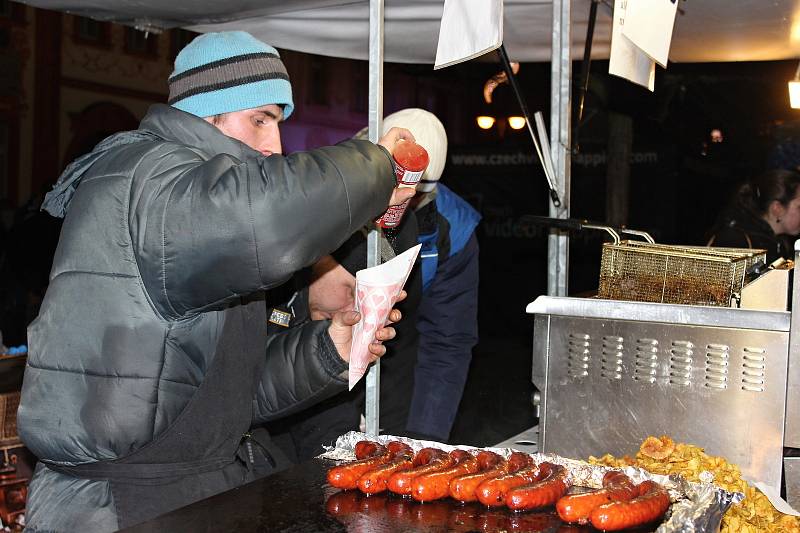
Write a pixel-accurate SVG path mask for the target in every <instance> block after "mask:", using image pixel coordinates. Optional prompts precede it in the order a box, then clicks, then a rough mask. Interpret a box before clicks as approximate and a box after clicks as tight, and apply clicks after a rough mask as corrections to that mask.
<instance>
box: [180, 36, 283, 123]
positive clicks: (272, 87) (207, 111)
mask: <svg viewBox="0 0 800 533" xmlns="http://www.w3.org/2000/svg"><path fill="white" fill-rule="evenodd" d="M168 103H169V104H170V105H171V106H173V107H176V108H178V109H180V110H181V111H186V112H187V113H191V114H193V115H197V116H198V117H201V118H202V117H210V116H213V115H219V114H221V113H230V112H233V111H241V110H243V109H252V108H254V107H260V106H264V105H268V104H277V105H281V106H283V117H284V119H286V118H289V115H291V114H292V111H293V110H294V104H293V103H292V85H291V83H289V75H288V74H287V72H286V67H285V66H284V65H283V62H282V61H281V58H280V56H279V55H278V52H277V50H275V49H274V48H273V47H271V46H269V45H267V44H264V43H262V42H261V41H259V40H258V39H256V38H255V37H253V36H252V35H250V34H249V33H247V32H244V31H225V32H220V33H206V34H204V35H200V36H198V37H196V38H195V39H194V40H193V41H192V42H190V43H189V44H188V45H186V47H185V48H184V49H183V50H181V51H180V53H179V54H178V57H176V58H175V70H174V71H173V72H172V75H171V76H170V77H169V100H168Z"/></svg>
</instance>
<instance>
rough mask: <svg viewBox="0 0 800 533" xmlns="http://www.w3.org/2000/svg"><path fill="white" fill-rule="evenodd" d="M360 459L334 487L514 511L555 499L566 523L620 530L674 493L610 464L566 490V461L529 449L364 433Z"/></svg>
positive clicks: (646, 517)
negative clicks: (419, 444) (429, 443)
mask: <svg viewBox="0 0 800 533" xmlns="http://www.w3.org/2000/svg"><path fill="white" fill-rule="evenodd" d="M355 455H356V460H355V461H351V462H347V463H343V464H340V465H338V466H335V467H333V468H331V469H330V470H329V471H328V483H330V484H331V485H332V486H333V487H336V488H339V489H344V490H352V489H358V490H361V491H362V492H364V493H365V494H377V493H380V492H383V491H386V490H388V491H391V492H393V493H395V494H399V495H402V496H410V497H412V498H414V499H415V500H417V501H421V502H426V501H433V500H438V499H441V498H446V497H450V498H453V499H455V500H458V501H461V502H472V501H479V502H481V503H482V504H484V505H487V506H490V507H496V506H502V505H505V506H506V507H508V508H509V509H512V510H515V511H526V510H533V509H541V508H545V507H549V506H553V505H555V507H556V511H557V512H558V515H559V516H560V517H561V519H562V520H564V521H565V522H568V523H576V524H588V523H591V524H592V526H594V527H595V528H597V529H601V530H604V531H618V530H622V529H627V528H631V527H638V526H641V525H644V524H648V523H651V522H654V521H657V520H660V519H661V518H662V517H663V516H664V514H665V513H666V511H667V509H669V505H670V499H669V494H668V493H667V491H666V489H665V488H664V487H663V486H661V485H659V484H658V483H655V482H653V481H644V482H642V483H639V484H635V483H634V482H633V481H632V480H631V479H630V478H628V477H627V476H626V475H625V474H624V473H622V472H619V471H614V470H612V471H609V472H608V473H606V475H605V476H604V478H603V488H602V489H599V490H594V491H590V492H581V493H575V494H567V492H568V491H570V488H571V486H572V483H571V476H570V474H569V472H568V471H567V469H566V468H565V467H563V466H561V465H557V464H553V463H549V462H541V463H536V462H535V461H534V460H533V458H532V457H531V456H530V455H528V454H525V453H520V452H513V453H511V455H510V456H509V457H508V458H507V459H506V458H503V457H502V456H500V455H498V454H496V453H494V452H491V451H486V450H480V451H476V453H470V452H469V451H466V450H459V449H456V450H453V451H451V452H449V453H448V452H445V451H444V450H440V449H438V448H423V449H421V450H419V451H418V452H417V453H414V451H413V449H412V448H411V447H410V446H408V445H407V444H405V443H402V442H399V441H391V442H388V443H386V445H383V444H379V443H377V442H373V441H366V440H365V441H360V442H358V443H357V444H356V447H355Z"/></svg>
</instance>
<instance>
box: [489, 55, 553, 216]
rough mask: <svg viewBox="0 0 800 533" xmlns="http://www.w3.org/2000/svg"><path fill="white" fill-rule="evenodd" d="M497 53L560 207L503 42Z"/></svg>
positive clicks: (551, 197)
mask: <svg viewBox="0 0 800 533" xmlns="http://www.w3.org/2000/svg"><path fill="white" fill-rule="evenodd" d="M497 53H498V55H499V56H500V61H501V62H502V63H503V69H504V70H505V71H506V77H507V78H508V83H509V85H511V89H512V90H513V91H514V94H515V95H516V97H517V102H518V103H519V107H520V109H521V110H522V116H523V117H524V118H525V125H526V126H528V133H530V135H531V140H532V141H533V146H534V148H536V153H537V154H538V156H539V161H541V162H542V170H544V177H545V178H546V179H547V187H548V188H549V189H550V199H551V200H552V201H553V204H554V205H555V206H556V207H558V206H560V205H561V200H560V199H559V198H558V190H557V189H556V185H555V183H554V182H553V178H552V176H550V172H549V170H548V168H549V165H548V164H547V163H546V162H545V159H544V157H543V156H542V148H539V142H538V141H537V140H536V135H534V133H533V124H532V123H533V120H531V114H530V112H529V111H528V104H526V103H525V98H523V96H522V89H520V88H519V84H518V83H517V76H516V75H515V74H514V70H513V69H512V68H511V61H510V60H509V59H508V54H507V53H506V47H505V46H504V45H502V44H501V45H500V48H498V49H497ZM543 144H544V143H543Z"/></svg>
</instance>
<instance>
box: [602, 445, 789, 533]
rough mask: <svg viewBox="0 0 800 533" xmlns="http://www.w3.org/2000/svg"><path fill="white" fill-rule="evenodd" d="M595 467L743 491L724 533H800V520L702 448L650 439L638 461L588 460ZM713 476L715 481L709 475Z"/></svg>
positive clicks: (608, 457) (726, 520)
mask: <svg viewBox="0 0 800 533" xmlns="http://www.w3.org/2000/svg"><path fill="white" fill-rule="evenodd" d="M589 462H590V463H592V464H600V465H605V466H611V467H615V468H621V467H626V466H637V467H639V468H643V469H645V470H647V471H648V472H652V473H653V474H661V475H669V474H680V475H681V476H683V477H684V478H685V479H687V480H688V481H705V482H707V481H712V482H713V483H714V484H715V485H717V486H718V487H722V488H723V489H725V490H727V491H730V492H741V493H743V494H744V496H745V498H744V500H742V502H741V503H738V504H734V505H732V506H731V508H730V509H729V510H728V512H727V513H725V516H724V517H723V519H722V529H721V533H726V532H727V533H755V532H760V531H770V532H771V531H775V532H778V531H784V532H798V533H800V519H798V518H796V517H794V516H789V515H785V514H782V513H779V512H778V511H776V510H775V508H774V507H773V506H772V504H771V503H770V501H769V500H768V499H767V497H766V496H764V494H762V493H761V491H759V490H758V489H756V488H755V487H751V486H750V485H748V484H747V482H746V481H744V480H743V479H742V477H741V473H740V472H739V467H738V466H736V465H733V464H731V463H729V462H728V461H726V460H725V459H723V458H722V457H712V456H710V455H706V453H705V452H704V451H703V448H700V447H698V446H693V445H691V444H683V443H675V442H673V440H672V439H670V438H669V437H667V436H666V435H663V436H662V437H661V438H656V437H647V438H646V439H645V441H644V442H643V443H642V445H641V447H640V448H639V452H638V453H637V454H636V457H635V458H631V457H630V456H627V455H626V456H624V457H622V458H619V459H618V458H616V457H614V456H612V455H610V454H606V455H604V456H603V457H600V458H597V457H589ZM703 472H709V473H710V474H712V475H713V480H711V479H710V477H709V476H708V474H703V475H702V476H701V473H703Z"/></svg>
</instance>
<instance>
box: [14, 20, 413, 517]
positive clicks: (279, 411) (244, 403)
mask: <svg viewBox="0 0 800 533" xmlns="http://www.w3.org/2000/svg"><path fill="white" fill-rule="evenodd" d="M169 103H170V104H171V105H155V106H153V107H152V108H151V109H150V111H149V113H148V114H147V116H146V117H145V118H144V119H143V120H142V122H141V124H140V127H139V129H138V130H136V131H134V132H125V133H121V134H117V135H114V136H112V137H109V138H108V139H106V140H105V141H103V142H102V143H100V144H99V145H98V146H97V147H96V148H95V150H94V151H93V152H92V153H90V154H87V155H86V156H84V157H82V158H80V159H78V160H77V161H75V162H74V163H73V164H72V165H70V167H68V168H67V170H66V171H65V172H64V174H63V175H62V176H61V178H60V179H59V181H58V183H57V184H56V186H55V187H54V189H53V191H51V192H50V193H49V194H48V197H47V199H46V200H45V203H44V206H43V207H44V208H45V209H47V210H48V211H49V212H50V213H51V214H54V215H56V216H62V217H65V220H64V226H63V229H62V233H61V239H60V241H59V245H58V249H57V251H56V256H55V260H54V262H53V269H52V272H51V274H50V285H49V288H48V290H47V293H46V295H45V298H44V302H43V304H42V307H41V312H40V314H39V316H38V318H37V319H36V320H35V321H34V322H33V323H32V324H31V326H30V328H29V335H28V336H29V342H30V353H29V357H28V364H27V367H26V370H25V380H24V384H23V391H22V401H21V404H20V408H19V414H18V425H19V433H20V435H21V437H22V439H23V441H24V442H25V444H26V445H27V446H28V447H29V448H30V449H31V450H32V451H33V452H34V453H35V454H36V455H37V456H38V457H39V459H40V461H41V462H40V463H39V465H38V466H37V469H36V473H35V474H34V477H33V480H32V481H31V485H30V493H29V501H28V529H29V530H30V531H72V530H80V531H111V530H116V529H119V528H123V527H127V526H129V525H133V524H136V523H139V522H142V521H145V520H147V519H149V518H152V517H155V516H157V515H159V514H163V513H164V512H167V511H169V510H172V509H175V508H178V507H181V506H183V505H186V504H188V503H191V502H193V501H197V500H200V499H202V498H205V497H208V496H210V495H213V494H215V493H218V492H221V491H224V490H226V489H229V488H232V487H235V486H237V485H240V484H242V483H244V482H246V481H249V480H252V479H254V478H255V477H257V476H259V475H262V474H263V473H264V472H268V471H270V470H274V469H277V468H280V467H281V466H283V460H282V458H281V456H280V453H279V452H278V451H276V449H275V448H274V447H273V446H272V445H271V443H270V442H269V440H268V437H267V436H266V435H264V434H258V433H256V432H253V433H252V434H251V433H249V432H248V430H249V428H250V427H252V426H254V425H256V424H262V423H264V422H266V421H269V420H273V419H275V418H278V417H281V416H285V415H288V414H291V413H292V412H296V411H297V410H300V409H303V408H305V407H307V406H308V405H311V404H313V403H315V402H318V401H321V400H323V399H325V398H327V397H329V396H331V395H332V394H334V393H336V392H339V391H341V390H344V388H345V386H346V383H347V374H346V369H347V362H346V358H347V355H348V353H349V345H350V338H351V337H350V335H351V328H352V325H353V324H355V323H356V322H357V320H358V315H357V314H356V313H346V314H339V315H337V316H335V317H334V318H333V319H332V320H330V321H328V320H326V321H316V322H310V323H308V324H306V325H305V326H304V327H301V328H296V329H293V330H291V331H287V332H286V333H284V334H280V335H275V336H272V337H270V338H267V337H266V328H265V325H266V320H267V318H268V317H267V316H266V308H265V305H264V302H263V301H262V300H260V299H259V298H258V297H255V296H253V295H254V294H257V293H258V291H263V290H264V289H267V288H269V287H272V286H275V285H276V284H278V283H280V282H282V281H284V280H286V279H287V278H288V277H289V276H290V275H291V274H292V273H293V272H294V271H295V270H298V269H300V268H302V267H305V266H308V265H310V264H312V263H313V262H315V261H316V260H317V259H318V258H319V257H321V256H323V255H325V254H327V253H330V252H331V251H332V250H334V249H335V248H337V247H338V246H339V245H340V244H341V243H342V242H343V241H344V240H345V239H347V238H348V237H349V236H350V235H351V234H352V233H353V232H354V231H356V230H357V229H358V228H360V227H361V226H363V225H364V224H365V223H366V222H367V221H368V220H371V219H372V218H374V217H377V216H378V215H379V214H380V213H381V212H382V211H383V210H385V209H386V206H387V203H388V199H389V197H390V195H391V196H392V200H391V202H392V203H400V202H402V201H403V200H405V199H406V198H407V197H408V196H410V195H412V194H413V190H397V189H394V188H393V187H394V183H395V178H394V173H393V168H392V163H391V159H390V157H389V153H388V151H387V150H391V148H392V147H393V146H394V144H395V143H396V142H398V141H399V140H400V139H403V138H406V139H413V137H411V135H410V134H409V133H408V132H407V131H405V130H397V129H396V130H393V131H392V132H390V134H387V135H386V136H385V137H383V138H382V139H381V141H380V142H379V144H380V145H381V146H376V145H374V144H372V143H370V142H366V141H347V142H344V143H342V144H340V145H338V146H335V147H328V148H322V149H318V150H312V151H310V152H305V153H298V154H294V155H292V156H288V157H283V156H281V155H280V152H281V146H280V134H279V132H278V122H279V121H280V120H282V118H284V117H288V116H289V115H290V114H291V112H292V109H293V104H292V98H291V87H290V85H289V81H288V76H287V74H286V70H285V68H284V66H283V63H282V62H281V61H280V58H279V57H278V55H277V52H276V51H275V50H274V48H272V47H269V46H267V45H265V44H264V43H261V42H260V41H257V40H256V39H254V38H253V37H252V36H250V35H249V34H247V33H244V32H224V33H220V34H206V35H203V36H200V37H198V38H197V39H195V40H194V41H193V42H192V43H190V44H189V45H188V46H187V47H186V48H185V49H184V50H183V51H182V52H181V53H180V54H179V55H178V57H177V59H176V61H175V72H174V73H173V75H172V76H171V77H170V102H169ZM273 154H274V155H273ZM392 318H393V319H395V320H396V319H399V315H398V313H397V312H396V311H394V312H393V316H392ZM392 336H394V330H393V329H392V328H391V327H387V328H383V329H381V330H380V331H379V333H378V335H377V336H376V338H377V341H382V340H388V339H389V338H391V337H392ZM383 350H384V349H383V347H382V346H381V345H380V344H379V343H375V344H373V345H372V346H371V352H372V354H373V356H374V357H376V358H377V357H378V356H380V355H382V354H383Z"/></svg>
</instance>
